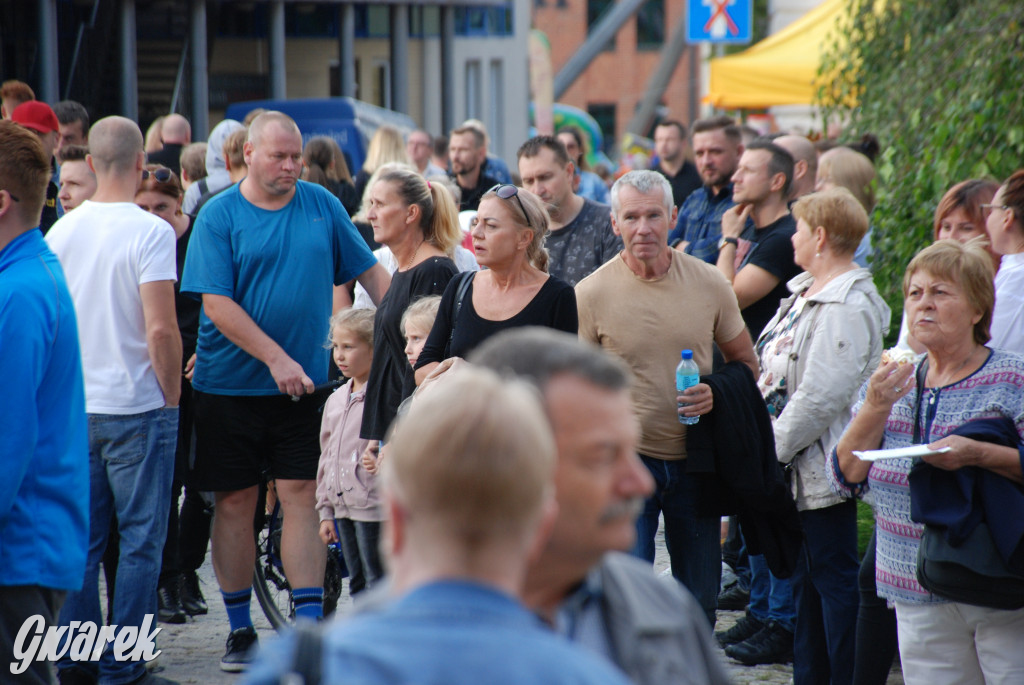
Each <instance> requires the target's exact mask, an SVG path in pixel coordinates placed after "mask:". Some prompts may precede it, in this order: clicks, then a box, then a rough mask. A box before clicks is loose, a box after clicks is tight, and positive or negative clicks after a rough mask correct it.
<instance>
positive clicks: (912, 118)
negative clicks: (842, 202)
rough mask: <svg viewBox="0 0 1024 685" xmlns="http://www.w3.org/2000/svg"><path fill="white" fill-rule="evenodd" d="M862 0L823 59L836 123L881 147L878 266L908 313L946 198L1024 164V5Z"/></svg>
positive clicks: (885, 287)
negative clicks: (914, 264)
mask: <svg viewBox="0 0 1024 685" xmlns="http://www.w3.org/2000/svg"><path fill="white" fill-rule="evenodd" d="M851 5H852V9H851V12H850V16H849V17H848V18H847V19H846V20H845V21H841V22H840V26H839V27H838V31H836V32H835V36H836V38H835V40H834V41H833V44H832V45H831V47H830V49H829V50H828V51H827V52H828V54H827V55H826V57H825V59H824V60H823V63H822V66H821V70H820V73H819V77H820V79H821V82H822V83H824V84H825V85H823V86H822V87H821V88H820V89H819V93H818V97H819V103H820V105H821V106H822V112H823V113H824V116H825V117H826V121H828V120H831V119H832V118H835V117H838V118H840V119H841V120H843V121H846V122H847V124H846V130H847V131H850V132H851V133H853V134H854V135H857V136H859V135H860V134H861V133H867V132H870V133H874V134H875V135H876V136H878V138H879V140H880V142H881V146H882V152H881V154H880V155H879V157H878V159H877V160H876V165H877V172H878V173H877V183H878V190H877V196H878V206H877V208H876V209H875V214H874V216H873V217H872V225H873V226H874V234H873V238H874V241H873V242H874V247H875V255H874V258H873V262H872V268H873V270H874V272H875V275H876V276H875V281H876V283H877V284H878V287H879V290H880V291H881V292H882V294H883V296H884V297H885V299H886V300H887V301H888V302H889V304H890V306H891V307H892V308H893V311H894V312H896V313H897V314H898V313H899V312H900V311H902V306H903V301H902V300H903V297H902V293H901V290H900V287H901V281H902V277H903V272H904V270H905V268H906V264H907V263H908V262H909V261H910V259H911V257H913V255H914V254H915V253H916V252H917V251H918V250H920V249H921V248H922V247H924V246H925V245H927V244H928V243H929V242H930V241H931V239H932V221H933V214H934V211H935V206H936V205H937V204H938V201H939V199H940V198H941V197H942V195H943V193H944V192H945V191H946V190H947V189H948V188H949V187H950V186H951V185H953V184H954V183H957V182H959V181H962V180H964V179H967V178H981V177H989V178H993V179H995V180H997V181H1002V180H1003V179H1005V178H1006V177H1007V176H1009V175H1010V174H1011V173H1012V172H1013V171H1014V170H1015V169H1017V168H1020V167H1024V87H1022V86H1024V33H1022V31H1021V28H1022V24H1024V2H1020V0H961V1H954V0H916V1H915V0H851ZM851 102H854V103H856V104H855V105H854V106H850V104H849V103H851ZM895 321H899V319H898V318H896V319H895ZM894 328H895V327H894ZM895 333H896V331H893V332H892V335H895Z"/></svg>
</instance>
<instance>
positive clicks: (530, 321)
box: [416, 185, 579, 385]
mask: <svg viewBox="0 0 1024 685" xmlns="http://www.w3.org/2000/svg"><path fill="white" fill-rule="evenodd" d="M547 233H548V213H547V210H545V209H544V205H543V204H542V203H541V201H540V200H539V199H538V198H537V196H536V195H534V194H533V193H530V192H528V191H526V190H523V189H522V188H517V187H515V186H512V185H497V186H494V187H493V188H491V189H490V190H489V191H487V192H486V193H485V194H484V196H483V197H482V198H481V199H480V207H479V209H478V210H477V214H476V218H475V219H474V220H473V229H472V231H471V232H470V235H471V236H472V237H473V251H474V253H475V254H476V259H477V262H479V264H480V266H481V267H484V270H483V271H477V272H473V273H470V274H466V275H463V276H459V277H457V278H454V279H452V281H451V283H449V284H448V287H447V289H445V292H444V295H443V296H442V298H441V306H440V309H439V310H438V312H437V318H436V319H435V320H434V327H433V328H432V329H431V331H430V335H429V336H428V337H427V342H426V344H425V345H424V346H423V351H422V352H420V356H419V361H418V362H417V363H416V383H417V385H419V384H421V383H422V382H423V381H424V380H425V379H426V378H427V376H428V375H430V374H431V373H432V372H433V371H435V369H437V368H438V365H439V364H440V363H441V362H442V361H444V360H445V359H450V358H464V357H465V356H466V355H467V354H468V353H469V352H470V351H471V350H472V349H473V348H475V347H476V346H477V345H479V344H480V343H481V342H483V341H484V340H486V339H487V338H489V337H490V336H492V335H494V334H495V333H497V332H499V331H502V330H505V329H506V328H516V327H519V326H547V327H549V328H555V329H558V330H563V331H567V332H569V333H573V334H575V333H577V331H578V328H579V319H578V318H577V313H576V293H575V291H573V289H572V286H570V285H569V284H568V283H566V282H564V281H561V280H559V279H557V278H555V277H553V276H549V275H548V273H547V265H548V254H547V250H545V249H544V239H545V238H546V236H547Z"/></svg>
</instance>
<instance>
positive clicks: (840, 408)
mask: <svg viewBox="0 0 1024 685" xmlns="http://www.w3.org/2000/svg"><path fill="white" fill-rule="evenodd" d="M793 216H794V217H795V218H796V220H797V228H796V232H795V233H794V234H793V238H792V242H793V258H794V260H795V261H796V263H797V265H798V266H800V267H801V268H803V269H804V272H803V273H801V274H800V275H798V276H797V277H795V278H793V279H792V280H791V281H790V282H789V283H788V284H787V286H788V287H789V289H790V291H791V292H792V293H793V295H792V296H791V297H789V298H787V299H784V300H783V301H782V302H781V304H780V307H779V311H778V313H777V314H776V315H775V318H774V319H772V320H771V322H769V323H768V325H767V326H766V327H765V329H764V332H763V333H762V334H761V337H760V339H759V340H758V341H757V351H758V355H759V361H760V365H761V377H760V379H759V380H758V385H759V387H760V388H761V393H762V395H763V396H764V398H765V402H766V403H767V405H768V411H769V414H770V415H771V416H772V419H773V425H774V429H775V431H774V432H775V451H776V453H777V455H778V458H779V461H780V462H782V464H783V465H784V468H785V469H787V470H788V472H789V473H790V474H791V482H792V489H793V495H794V497H795V498H796V502H797V509H798V510H799V512H800V520H801V523H802V524H803V528H804V544H803V547H802V548H801V554H800V560H799V561H798V563H797V568H796V571H795V572H794V574H793V577H792V580H791V583H792V587H793V597H794V600H795V602H796V615H797V620H796V631H795V634H794V646H793V653H794V669H793V680H794V682H795V683H797V685H803V684H805V683H812V682H818V681H826V682H827V681H829V680H831V681H832V682H836V683H838V682H844V681H845V682H848V679H849V676H850V674H851V673H852V671H853V661H854V635H855V629H856V624H857V605H858V601H859V598H858V591H857V570H858V567H859V565H858V562H857V508H856V504H855V502H854V500H853V499H849V498H844V497H841V496H840V495H838V494H836V493H834V492H832V490H831V488H830V487H829V483H828V479H827V478H826V476H825V455H826V454H827V453H828V452H829V450H831V449H832V447H833V446H834V445H835V443H836V441H837V440H838V439H839V436H840V435H841V434H842V432H843V429H844V428H845V427H846V424H847V423H848V422H849V420H850V410H851V407H852V405H853V400H854V398H855V397H856V393H857V389H858V388H859V387H860V386H861V384H863V383H864V381H865V380H866V379H867V377H868V376H869V375H870V374H871V372H872V370H874V368H875V367H876V366H877V365H878V360H879V359H880V358H881V354H882V338H883V336H884V335H885V332H886V331H887V330H888V328H889V318H890V311H889V307H888V306H886V304H885V302H884V300H882V297H881V295H879V294H878V290H877V289H876V288H875V284H874V283H873V282H872V280H871V272H870V271H868V270H867V269H865V268H861V267H858V266H857V265H856V264H855V263H854V262H853V255H854V251H855V250H856V249H857V245H858V244H859V243H860V241H861V239H862V238H863V237H864V234H865V233H866V232H867V229H868V217H867V214H866V213H865V211H864V209H863V208H862V207H861V205H860V203H859V202H858V201H857V200H856V199H855V198H854V196H853V194H851V193H850V191H848V190H846V189H845V188H833V189H830V190H825V191H822V192H818V193H812V194H810V195H806V196H804V197H802V198H800V199H799V200H797V202H796V204H794V205H793ZM726 653H728V651H727V652H726Z"/></svg>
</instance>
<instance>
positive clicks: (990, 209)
mask: <svg viewBox="0 0 1024 685" xmlns="http://www.w3.org/2000/svg"><path fill="white" fill-rule="evenodd" d="M978 206H979V207H981V208H982V209H987V210H988V211H990V212H991V211H992V210H993V209H1009V208H1010V205H993V204H989V203H983V204H980V205H978Z"/></svg>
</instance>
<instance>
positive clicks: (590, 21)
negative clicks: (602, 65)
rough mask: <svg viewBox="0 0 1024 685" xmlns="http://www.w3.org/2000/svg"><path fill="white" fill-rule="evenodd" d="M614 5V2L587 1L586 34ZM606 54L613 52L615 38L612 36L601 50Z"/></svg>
mask: <svg viewBox="0 0 1024 685" xmlns="http://www.w3.org/2000/svg"><path fill="white" fill-rule="evenodd" d="M614 4H615V2H614V0H587V34H588V35H589V34H590V32H592V31H593V30H594V25H595V24H597V22H598V21H600V20H601V18H602V17H603V16H604V14H605V12H607V11H610V10H611V8H612V6H613V5H614ZM602 50H604V51H606V52H614V51H615V37H614V36H613V37H612V38H611V39H610V40H609V41H608V42H607V43H606V44H605V46H604V47H603V48H602Z"/></svg>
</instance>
